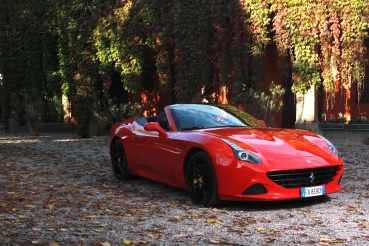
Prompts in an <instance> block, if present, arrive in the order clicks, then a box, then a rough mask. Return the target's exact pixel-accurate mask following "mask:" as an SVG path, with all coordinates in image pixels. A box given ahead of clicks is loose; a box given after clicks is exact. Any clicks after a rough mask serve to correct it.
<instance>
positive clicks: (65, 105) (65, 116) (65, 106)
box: [62, 94, 71, 123]
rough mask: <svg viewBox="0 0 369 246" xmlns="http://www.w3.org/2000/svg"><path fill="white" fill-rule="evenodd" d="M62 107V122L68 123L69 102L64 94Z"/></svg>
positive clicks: (69, 113) (69, 116)
mask: <svg viewBox="0 0 369 246" xmlns="http://www.w3.org/2000/svg"><path fill="white" fill-rule="evenodd" d="M62 107H63V122H64V123H69V122H70V118H71V110H70V102H69V99H68V97H67V96H66V95H65V94H63V95H62Z"/></svg>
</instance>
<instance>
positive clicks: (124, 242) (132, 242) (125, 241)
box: [123, 239, 136, 245]
mask: <svg viewBox="0 0 369 246" xmlns="http://www.w3.org/2000/svg"><path fill="white" fill-rule="evenodd" d="M123 244H125V245H129V244H136V242H135V241H131V240H127V239H125V240H123Z"/></svg>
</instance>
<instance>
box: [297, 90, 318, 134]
mask: <svg viewBox="0 0 369 246" xmlns="http://www.w3.org/2000/svg"><path fill="white" fill-rule="evenodd" d="M317 112H318V104H317V92H316V90H315V86H312V87H311V88H310V90H309V91H308V92H307V93H306V94H305V95H301V94H300V93H297V94H296V124H295V125H296V128H299V129H305V130H310V131H311V130H313V128H314V127H313V123H314V122H316V121H317Z"/></svg>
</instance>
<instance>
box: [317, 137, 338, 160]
mask: <svg viewBox="0 0 369 246" xmlns="http://www.w3.org/2000/svg"><path fill="white" fill-rule="evenodd" d="M319 137H320V138H321V139H323V140H324V141H325V143H326V144H327V145H328V147H329V149H330V150H331V151H332V153H333V154H334V155H335V156H337V157H340V154H339V153H338V151H337V149H336V147H334V145H333V144H332V143H331V142H329V141H328V139H326V138H325V137H322V136H320V135H319Z"/></svg>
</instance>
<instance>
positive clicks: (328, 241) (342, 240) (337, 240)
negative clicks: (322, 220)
mask: <svg viewBox="0 0 369 246" xmlns="http://www.w3.org/2000/svg"><path fill="white" fill-rule="evenodd" d="M319 241H320V244H323V245H327V244H330V243H344V242H345V240H344V239H331V238H320V239H319Z"/></svg>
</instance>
